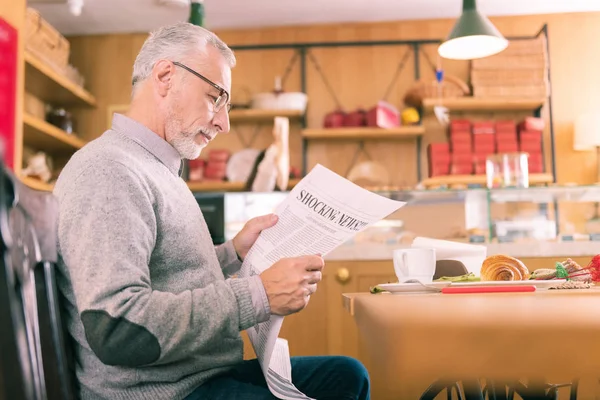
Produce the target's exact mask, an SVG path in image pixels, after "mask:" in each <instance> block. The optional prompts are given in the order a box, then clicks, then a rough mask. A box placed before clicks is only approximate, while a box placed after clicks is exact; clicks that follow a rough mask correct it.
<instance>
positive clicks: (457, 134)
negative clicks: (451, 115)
mask: <svg viewBox="0 0 600 400" xmlns="http://www.w3.org/2000/svg"><path fill="white" fill-rule="evenodd" d="M448 138H449V139H450V140H463V141H471V139H472V135H471V132H469V131H454V132H448Z"/></svg>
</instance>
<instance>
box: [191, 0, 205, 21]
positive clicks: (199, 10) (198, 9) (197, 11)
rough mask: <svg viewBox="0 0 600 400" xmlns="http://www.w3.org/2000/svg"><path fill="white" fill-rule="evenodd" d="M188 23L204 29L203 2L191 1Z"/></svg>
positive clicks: (199, 0) (198, 0) (201, 0)
mask: <svg viewBox="0 0 600 400" xmlns="http://www.w3.org/2000/svg"><path fill="white" fill-rule="evenodd" d="M191 3H192V4H191V7H190V17H189V19H188V22H189V23H191V24H194V25H198V26H201V27H204V0H192V2H191Z"/></svg>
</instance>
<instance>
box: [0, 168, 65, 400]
mask: <svg viewBox="0 0 600 400" xmlns="http://www.w3.org/2000/svg"><path fill="white" fill-rule="evenodd" d="M2 181H3V182H5V185H3V186H4V189H5V196H6V200H5V201H3V202H2V205H3V206H5V207H4V209H3V211H1V210H0V231H1V236H2V250H3V254H4V257H3V260H2V261H4V263H3V267H4V268H3V271H2V272H5V274H4V275H5V276H6V279H4V281H3V280H1V279H0V285H1V286H0V293H2V295H3V296H5V297H6V300H7V301H6V302H1V303H2V304H6V305H7V306H8V307H9V308H10V309H11V310H12V311H11V314H10V315H11V316H12V319H11V320H10V321H8V319H7V318H6V317H5V318H4V319H2V314H3V313H4V314H6V313H5V310H3V309H2V306H1V305H0V322H3V321H4V320H7V322H10V323H9V324H8V325H5V324H4V323H2V325H1V326H10V327H12V329H11V331H12V334H11V335H9V337H10V338H13V337H14V338H13V339H6V345H7V346H6V347H7V348H8V349H10V348H12V349H15V351H16V352H18V354H20V359H19V362H18V363H15V356H14V355H12V356H11V359H9V358H8V357H7V358H6V360H5V357H4V348H5V343H4V342H5V340H3V343H2V356H3V357H2V366H1V367H0V370H1V371H3V374H2V375H3V376H2V380H3V381H4V382H5V383H6V382H7V381H8V380H11V381H14V382H16V383H19V382H23V383H22V384H20V383H19V384H18V387H19V388H20V387H21V386H22V387H23V388H24V389H23V393H24V395H13V393H16V392H12V391H11V392H10V393H9V392H8V391H7V394H6V396H7V397H6V398H7V399H21V398H23V399H26V400H29V399H32V400H37V399H40V400H72V399H75V397H76V395H75V393H76V390H75V386H74V382H75V379H73V378H74V374H73V372H72V365H73V362H72V358H70V356H71V353H70V351H69V348H70V346H69V345H68V340H67V338H68V335H67V334H66V333H65V330H64V325H63V321H62V317H61V306H60V304H61V302H60V298H61V296H60V294H59V292H58V290H57V286H56V276H55V264H56V261H57V246H56V243H57V241H56V232H57V230H56V227H57V220H58V205H57V202H56V199H55V198H54V196H52V194H50V193H45V192H39V191H35V190H32V189H29V188H28V187H26V186H24V185H22V184H21V183H20V182H18V181H16V180H15V179H14V177H12V175H11V174H10V173H9V172H7V171H5V170H3V171H2ZM4 287H6V291H4V290H1V289H4ZM2 336H4V335H2ZM23 338H24V339H23ZM9 340H11V343H9ZM19 340H20V342H19ZM14 343H16V345H15V344H14ZM10 346H12V347H10ZM8 353H9V355H10V353H11V352H10V351H9V352H8ZM15 365H21V368H20V371H18V370H17V369H15V368H14V366H15ZM11 370H12V372H11ZM17 374H18V375H19V376H15V375H17ZM14 390H17V389H14ZM0 398H1V397H0Z"/></svg>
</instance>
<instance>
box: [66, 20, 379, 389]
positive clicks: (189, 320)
mask: <svg viewBox="0 0 600 400" xmlns="http://www.w3.org/2000/svg"><path fill="white" fill-rule="evenodd" d="M234 65H235V57H234V55H233V53H232V52H231V50H230V49H229V48H228V47H227V46H226V45H225V44H224V43H223V42H222V41H221V40H220V39H218V38H217V37H216V36H215V35H214V34H212V33H210V32H208V31H206V30H204V29H202V28H199V27H197V26H193V25H190V24H187V23H179V24H175V25H172V26H168V27H165V28H162V29H159V30H157V31H156V32H154V33H153V34H151V35H150V36H149V38H148V39H147V41H146V42H145V44H144V46H143V47H142V49H141V51H140V53H139V55H138V57H137V59H136V61H135V65H134V68H133V90H132V101H131V107H130V111H129V112H128V114H127V115H126V116H125V115H115V116H114V120H113V125H112V128H111V129H110V130H108V131H106V132H105V133H104V134H103V135H102V136H101V137H100V138H98V139H96V140H94V141H93V142H91V143H89V144H88V145H87V146H85V147H84V148H83V149H81V150H80V151H78V152H77V153H76V154H75V155H74V156H73V157H72V158H71V160H70V161H69V163H68V164H67V165H66V167H65V168H64V170H63V171H62V173H61V175H60V177H59V179H58V182H57V184H56V188H55V194H56V195H57V197H58V199H59V203H60V219H59V227H58V236H59V244H58V250H59V256H60V259H59V269H60V272H61V274H60V276H59V285H60V288H61V290H62V292H63V293H64V294H65V297H66V299H67V321H68V325H69V331H70V333H71V336H72V337H73V342H74V346H75V354H76V361H77V371H76V372H77V378H78V382H79V384H80V387H81V397H82V399H83V400H87V399H127V400H129V399H131V400H137V399H140V400H141V399H143V400H147V399H153V400H156V399H169V400H171V399H176V400H179V399H212V400H218V399H272V398H274V397H273V396H272V395H271V394H270V392H269V390H268V388H267V386H266V383H265V380H264V378H263V375H262V372H261V370H260V367H259V364H258V362H257V361H256V360H251V361H243V358H242V354H243V353H242V352H243V343H242V340H241V338H240V331H242V330H245V329H248V328H250V327H252V326H254V325H255V324H257V323H260V322H262V321H265V320H267V319H268V318H269V316H270V315H271V314H274V315H289V314H291V313H294V312H298V311H300V310H302V309H303V308H304V307H305V306H306V305H307V303H308V301H309V298H310V295H311V294H312V293H314V292H315V290H316V285H317V283H318V282H319V281H320V280H321V271H322V269H323V260H322V258H321V257H319V256H316V255H315V256H306V257H298V258H291V259H283V260H280V261H279V262H277V263H275V264H273V265H272V266H271V267H270V268H269V269H267V270H265V271H264V272H263V273H262V274H261V275H260V276H254V277H251V278H231V275H232V274H235V273H236V272H237V271H238V270H239V268H240V267H241V260H243V259H244V257H245V256H246V254H247V252H248V250H249V249H250V247H251V246H252V244H253V243H254V242H255V240H256V238H257V237H258V235H259V234H260V232H261V231H262V230H263V229H266V228H269V227H271V226H273V225H274V224H275V223H276V222H277V221H276V220H277V218H276V217H275V216H273V215H268V216H263V217H259V218H256V219H253V220H251V221H249V222H248V223H247V224H246V226H245V227H244V228H243V229H242V231H241V232H240V233H239V234H238V235H237V236H236V237H235V238H234V239H233V240H232V241H230V242H227V243H225V244H224V245H222V246H219V247H217V248H215V247H214V246H213V245H212V241H211V238H210V234H209V232H208V229H207V226H206V223H205V221H204V219H203V217H202V214H201V211H200V208H199V207H198V204H197V203H196V201H195V199H194V197H193V195H192V194H191V192H190V191H189V189H188V188H187V186H186V184H185V182H184V181H183V180H182V179H181V178H180V172H181V161H182V159H186V158H187V159H194V158H197V157H198V156H199V155H200V152H201V150H202V148H203V147H205V146H206V145H207V144H208V143H209V142H210V141H211V140H212V139H214V137H215V136H216V135H218V134H220V133H226V132H228V131H229V117H228V108H229V104H230V103H229V101H230V96H229V93H231V68H233V67H234ZM292 375H293V381H294V383H295V385H296V386H297V387H298V389H299V390H301V391H303V392H304V393H305V394H306V395H308V396H310V397H313V398H316V399H320V400H322V399H368V397H369V378H368V375H367V372H366V370H365V369H364V367H363V366H362V365H361V364H360V363H359V362H357V361H356V360H354V359H351V358H347V357H305V358H292Z"/></svg>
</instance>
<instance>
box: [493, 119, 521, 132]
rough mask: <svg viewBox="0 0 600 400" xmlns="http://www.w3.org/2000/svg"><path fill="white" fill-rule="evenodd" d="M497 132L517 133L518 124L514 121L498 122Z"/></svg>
mask: <svg viewBox="0 0 600 400" xmlns="http://www.w3.org/2000/svg"><path fill="white" fill-rule="evenodd" d="M496 131H514V132H516V131H517V123H516V122H515V121H513V120H510V119H509V120H500V121H496Z"/></svg>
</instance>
